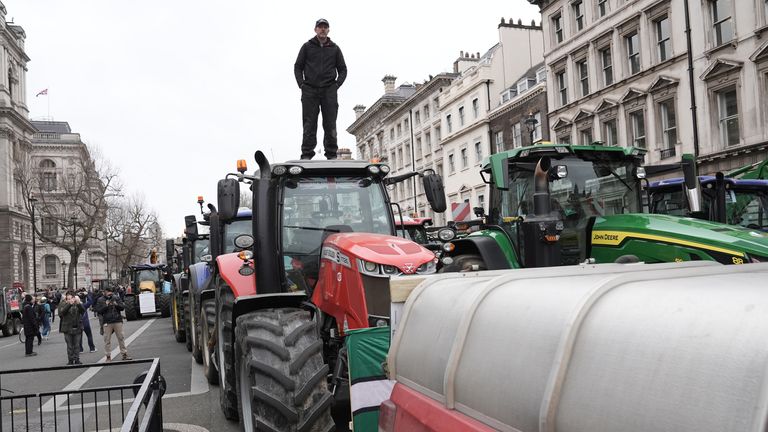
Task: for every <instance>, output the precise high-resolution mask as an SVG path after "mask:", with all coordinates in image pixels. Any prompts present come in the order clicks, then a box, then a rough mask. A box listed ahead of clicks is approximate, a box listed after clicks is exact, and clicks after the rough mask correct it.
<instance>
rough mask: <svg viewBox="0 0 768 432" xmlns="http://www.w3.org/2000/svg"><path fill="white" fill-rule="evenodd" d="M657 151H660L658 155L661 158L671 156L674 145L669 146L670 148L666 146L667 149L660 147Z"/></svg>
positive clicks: (672, 155)
mask: <svg viewBox="0 0 768 432" xmlns="http://www.w3.org/2000/svg"><path fill="white" fill-rule="evenodd" d="M659 153H661V154H660V156H661V158H662V159H667V158H671V157H674V156H675V148H674V147H670V148H667V149H661V150H659Z"/></svg>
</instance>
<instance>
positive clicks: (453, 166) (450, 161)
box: [448, 153, 456, 174]
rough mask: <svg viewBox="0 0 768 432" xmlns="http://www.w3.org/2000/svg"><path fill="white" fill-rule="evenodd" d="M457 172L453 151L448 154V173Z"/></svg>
mask: <svg viewBox="0 0 768 432" xmlns="http://www.w3.org/2000/svg"><path fill="white" fill-rule="evenodd" d="M455 172H456V163H455V162H454V161H453V153H451V154H449V155H448V174H453V173H455Z"/></svg>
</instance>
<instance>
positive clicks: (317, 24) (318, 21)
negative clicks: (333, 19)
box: [315, 18, 331, 27]
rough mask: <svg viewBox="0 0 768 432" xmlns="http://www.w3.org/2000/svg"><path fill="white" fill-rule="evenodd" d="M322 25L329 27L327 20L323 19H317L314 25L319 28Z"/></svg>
mask: <svg viewBox="0 0 768 432" xmlns="http://www.w3.org/2000/svg"><path fill="white" fill-rule="evenodd" d="M322 24H325V25H327V26H328V27H330V26H331V25H330V24H328V20H327V19H325V18H320V19H319V20H317V22H316V23H315V27H320V26H321V25H322Z"/></svg>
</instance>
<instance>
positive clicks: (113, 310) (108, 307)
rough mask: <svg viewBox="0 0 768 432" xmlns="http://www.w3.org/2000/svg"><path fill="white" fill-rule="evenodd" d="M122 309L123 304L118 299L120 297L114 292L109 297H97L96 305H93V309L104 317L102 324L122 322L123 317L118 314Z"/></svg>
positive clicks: (123, 307)
mask: <svg viewBox="0 0 768 432" xmlns="http://www.w3.org/2000/svg"><path fill="white" fill-rule="evenodd" d="M123 309H125V304H124V303H123V301H122V300H120V297H118V296H116V295H114V294H113V295H111V296H109V297H107V296H101V297H99V299H98V300H97V301H96V306H94V307H93V310H94V311H96V313H97V314H100V315H101V316H102V318H104V324H114V323H119V322H123V317H122V315H120V311H122V310H123Z"/></svg>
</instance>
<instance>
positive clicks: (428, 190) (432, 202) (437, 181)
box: [423, 173, 447, 213]
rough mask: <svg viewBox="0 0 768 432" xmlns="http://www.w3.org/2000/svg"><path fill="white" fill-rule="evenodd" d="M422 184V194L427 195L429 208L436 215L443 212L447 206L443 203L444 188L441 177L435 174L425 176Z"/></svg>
mask: <svg viewBox="0 0 768 432" xmlns="http://www.w3.org/2000/svg"><path fill="white" fill-rule="evenodd" d="M423 182H424V194H426V195H427V201H429V206H430V207H432V210H434V211H436V212H437V213H442V212H444V211H445V209H446V207H447V205H446V203H445V188H444V187H443V179H442V177H440V176H439V175H437V174H435V173H430V174H425V175H424V177H423Z"/></svg>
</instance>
